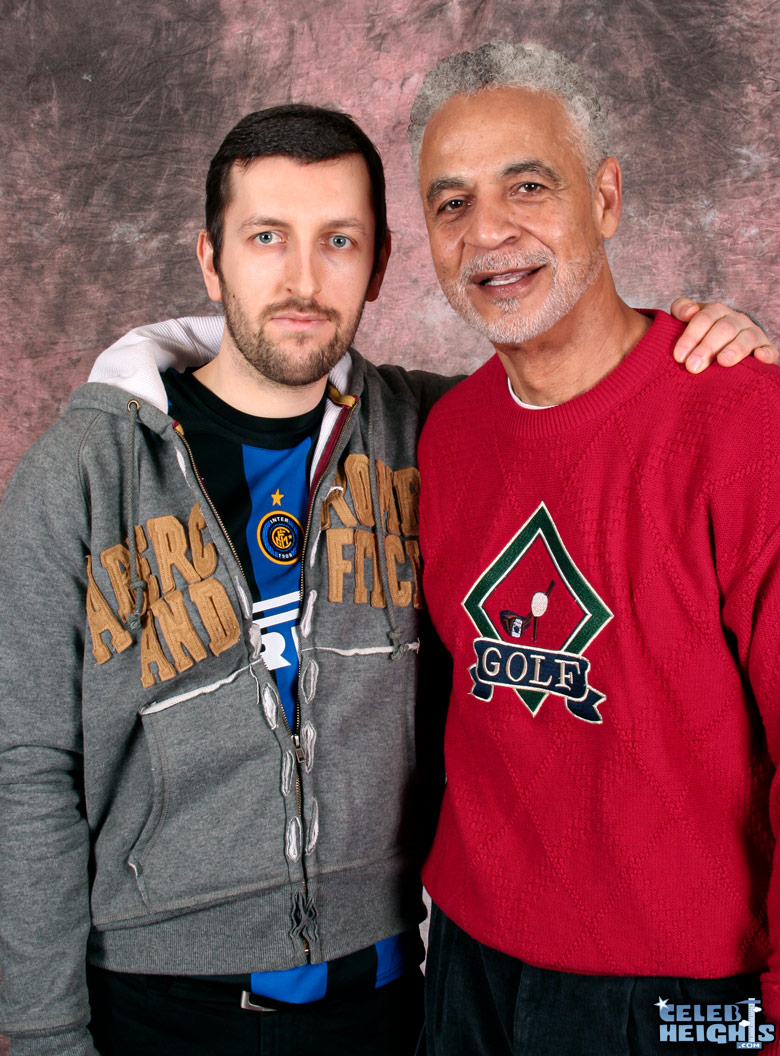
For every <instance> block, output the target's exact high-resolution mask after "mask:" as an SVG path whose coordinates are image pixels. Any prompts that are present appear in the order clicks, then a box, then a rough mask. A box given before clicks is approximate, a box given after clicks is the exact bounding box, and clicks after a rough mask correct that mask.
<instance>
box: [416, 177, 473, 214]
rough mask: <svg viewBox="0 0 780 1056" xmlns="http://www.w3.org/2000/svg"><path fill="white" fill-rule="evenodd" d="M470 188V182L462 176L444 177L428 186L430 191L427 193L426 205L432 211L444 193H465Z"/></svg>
mask: <svg viewBox="0 0 780 1056" xmlns="http://www.w3.org/2000/svg"><path fill="white" fill-rule="evenodd" d="M468 186H469V185H468V182H467V181H466V179H465V178H464V177H462V176H442V177H441V178H440V179H438V180H434V181H433V183H430V184H428V190H427V191H426V192H425V204H426V205H427V206H428V208H429V209H432V208H433V203H434V202H435V201H436V199H437V198H438V197H439V195H440V194H443V193H444V191H465V190H466V189H467V188H468Z"/></svg>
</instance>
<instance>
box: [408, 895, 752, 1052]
mask: <svg viewBox="0 0 780 1056" xmlns="http://www.w3.org/2000/svg"><path fill="white" fill-rule="evenodd" d="M428 943H429V945H428V960H427V963H426V970H425V1013H426V1023H427V1038H428V1056H705V1054H706V1056H710V1054H716V1053H720V1054H721V1056H723V1054H724V1053H726V1052H730V1051H731V1052H734V1051H735V1048H736V1047H735V1044H734V1042H731V1043H727V1044H711V1043H708V1042H707V1041H706V1040H705V1041H695V1040H694V1041H661V1038H660V1026H661V1019H660V1013H659V1009H658V1004H657V1003H658V1001H659V999H660V998H664V999H666V1000H668V1001H669V1003H670V1005H671V1004H674V1005H675V1006H676V1005H697V1004H698V1005H701V1006H706V1005H725V1004H733V1003H736V1002H738V1001H744V1000H746V999H747V998H749V997H755V998H758V997H760V996H761V991H760V988H759V977H758V975H740V976H732V977H731V978H728V979H676V978H666V977H664V976H604V975H574V974H571V973H568V972H553V971H547V970H545V969H542V968H534V967H532V966H531V965H528V964H524V963H523V962H522V961H519V960H517V959H516V958H514V957H509V956H507V955H506V954H504V953H499V952H498V950H493V949H491V948H490V947H488V946H483V945H482V944H481V943H479V942H476V941H475V940H474V939H472V938H470V937H469V936H468V935H467V934H466V933H465V932H464V931H463V930H462V929H461V928H459V927H458V926H457V925H456V924H453V922H452V921H451V920H449V919H448V918H447V917H446V916H445V915H444V914H443V913H442V912H441V910H440V909H438V907H437V906H434V907H433V913H432V916H431V927H430V933H429V938H428ZM739 1008H740V1009H744V1008H745V1006H744V1005H742V1006H739ZM740 1014H741V1012H740ZM760 1021H761V1022H763V1019H762V1018H760ZM695 1028H696V1024H694V1030H693V1034H694V1037H695V1034H696V1029H695ZM719 1029H720V1028H719ZM684 1033H687V1032H684Z"/></svg>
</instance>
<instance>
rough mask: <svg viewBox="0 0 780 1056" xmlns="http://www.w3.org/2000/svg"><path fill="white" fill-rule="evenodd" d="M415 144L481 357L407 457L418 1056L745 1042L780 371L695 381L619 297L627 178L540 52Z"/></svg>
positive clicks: (766, 715)
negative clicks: (425, 899)
mask: <svg viewBox="0 0 780 1056" xmlns="http://www.w3.org/2000/svg"><path fill="white" fill-rule="evenodd" d="M410 136H411V143H412V150H413V154H414V156H415V157H416V158H417V159H418V166H419V181H420V190H421V193H422V198H423V203H424V208H425V216H426V222H427V225H428V233H429V236H430V242H431V252H432V255H433V260H434V264H435V267H436V271H437V274H438V277H439V280H440V282H441V284H442V287H443V289H444V291H445V293H446V294H447V296H448V298H449V299H450V301H451V303H452V305H453V306H454V308H455V309H456V310H457V311H458V312H459V313H460V314H461V315H462V316H463V317H464V318H465V319H466V320H467V321H469V322H470V323H471V324H472V325H474V326H475V327H476V328H477V329H478V330H479V331H481V332H482V333H484V334H486V335H487V336H488V337H489V338H490V340H491V341H492V343H493V345H494V347H495V350H496V355H495V356H494V357H493V358H492V359H491V360H490V361H489V362H487V363H486V364H485V365H484V366H483V367H482V368H481V369H480V370H478V371H477V372H476V374H474V375H473V376H472V377H471V378H469V379H468V380H467V381H465V382H464V383H462V384H461V385H460V386H458V387H457V388H456V389H454V390H453V391H452V392H451V393H450V394H448V395H447V396H445V397H444V398H443V400H442V401H440V402H439V404H438V405H437V406H436V408H434V410H433V412H432V415H431V416H430V417H429V419H428V423H427V425H426V428H425V430H424V432H423V437H422V439H421V444H420V469H421V474H422V481H423V488H422V495H421V506H420V511H421V513H420V515H421V544H422V548H423V557H424V568H425V575H424V589H425V594H426V598H427V602H428V605H429V607H430V611H431V615H432V617H433V620H434V623H435V625H436V627H437V630H438V631H439V633H440V635H441V637H442V638H443V640H444V642H445V644H446V646H447V648H448V650H449V652H450V653H451V655H452V658H453V662H454V685H453V692H452V697H451V701H450V708H449V712H448V719H447V728H446V736H445V754H446V769H447V786H446V791H445V794H444V800H443V806H442V812H441V818H440V822H439V827H438V831H437V834H436V839H435V842H434V846H433V850H432V852H431V854H430V857H429V859H428V862H427V865H426V868H425V870H424V875H423V879H424V882H425V884H426V886H427V887H428V889H429V891H430V893H431V895H432V897H433V900H434V904H435V907H436V908H435V911H434V916H433V921H432V926H431V945H430V953H429V962H428V963H429V967H428V998H427V1021H428V1030H429V1039H430V1044H431V1048H432V1052H433V1053H434V1054H435V1056H438V1054H446V1056H457V1054H460V1053H463V1054H464V1056H465V1054H468V1056H475V1054H479V1053H484V1054H488V1053H489V1054H491V1056H496V1054H500V1053H517V1054H520V1053H522V1054H523V1056H590V1054H592V1056H605V1054H609V1056H622V1054H628V1053H632V1054H635V1053H640V1054H643V1056H644V1054H646V1053H657V1052H664V1051H666V1049H667V1048H668V1047H669V1046H668V1045H667V1044H666V1043H671V1042H674V1043H675V1046H673V1047H672V1050H671V1051H675V1052H686V1053H689V1052H690V1053H692V1052H694V1051H695V1052H696V1053H700V1052H705V1051H709V1046H712V1047H713V1049H714V1050H717V1051H723V1050H722V1048H720V1046H722V1045H723V1044H725V1043H726V1042H738V1043H740V1044H741V1045H742V1047H751V1048H760V1047H761V1044H762V1043H764V1042H766V1041H769V1040H770V1039H771V1038H772V1036H773V1030H774V1028H773V1027H772V1025H771V1024H764V1025H763V1026H760V1025H757V1021H756V1012H757V1011H760V1008H759V1006H758V996H759V986H760V980H759V974H760V973H762V972H763V973H765V974H764V976H763V979H762V980H761V982H762V983H763V998H764V1008H765V1010H766V1013H767V1015H768V1016H769V1017H770V1018H771V1019H775V1020H776V1019H780V977H779V976H778V974H777V970H778V961H777V954H776V953H775V952H774V950H776V948H777V943H778V931H777V929H778V925H780V919H778V914H779V913H780V903H779V902H778V899H779V898H780V894H779V893H778V889H777V885H776V884H775V885H774V886H771V885H770V878H771V875H772V866H773V861H774V830H773V825H772V819H773V818H775V819H776V818H777V810H778V807H780V803H779V802H778V785H777V783H776V782H775V780H774V779H775V767H776V763H777V759H778V753H780V707H778V701H777V668H778V661H777V656H778V649H777V634H778V630H780V488H778V482H779V481H780V453H778V447H777V436H778V434H779V433H780V375H779V374H778V373H777V371H776V370H774V368H771V367H768V366H766V365H762V364H760V363H758V362H755V361H753V362H751V363H750V365H749V366H748V367H747V368H746V369H745V370H744V371H743V372H741V373H740V375H739V376H738V377H734V376H733V375H732V376H729V377H727V376H726V375H725V373H724V372H723V371H718V370H712V371H708V372H707V375H706V377H704V378H703V379H701V380H694V379H692V378H691V377H690V376H689V375H686V374H685V373H684V372H683V371H682V370H681V369H680V368H679V366H677V365H676V364H675V362H674V360H673V358H672V355H671V351H672V349H673V347H674V345H675V342H676V341H677V340H678V337H679V333H680V329H681V328H680V325H679V324H678V323H677V322H675V320H674V319H672V318H671V317H670V316H668V315H666V314H665V313H663V312H638V311H635V310H633V309H632V308H630V307H629V306H628V305H627V304H625V303H624V302H623V301H622V300H621V299H620V297H619V296H618V294H617V292H616V289H615V284H614V282H613V278H612V275H611V272H610V268H609V265H608V263H607V258H606V254H605V251H604V241H605V239H608V238H609V237H610V236H611V235H612V234H613V233H614V232H615V230H616V228H617V225H618V221H619V218H620V210H621V173H620V166H619V164H618V162H617V160H616V159H615V158H614V157H612V156H611V152H610V149H609V144H608V139H607V132H606V126H605V122H604V115H603V110H602V108H601V107H600V105H599V103H598V100H597V98H596V96H595V93H594V92H593V90H592V88H590V87H589V86H588V85H587V84H586V83H585V82H584V81H583V79H582V76H581V74H580V73H579V71H578V70H577V69H576V68H575V67H573V66H572V65H571V64H570V63H568V62H567V61H566V60H564V59H563V58H561V57H560V56H558V55H555V54H554V53H551V52H548V51H546V50H545V49H542V48H539V47H536V46H527V47H513V46H510V45H492V46H491V45H486V46H484V47H482V48H480V49H478V50H477V51H475V52H473V53H468V52H467V53H463V54H460V55H456V56H453V57H451V58H450V59H447V60H445V61H444V62H442V63H441V64H439V66H438V67H436V68H435V69H434V70H433V71H432V72H431V73H430V74H429V75H428V77H427V78H426V80H425V82H424V84H423V86H422V88H421V91H420V93H419V96H418V98H417V101H416V103H415V107H414V109H413V112H412V120H411V124H410ZM693 1046H696V1047H695V1049H694V1047H693Z"/></svg>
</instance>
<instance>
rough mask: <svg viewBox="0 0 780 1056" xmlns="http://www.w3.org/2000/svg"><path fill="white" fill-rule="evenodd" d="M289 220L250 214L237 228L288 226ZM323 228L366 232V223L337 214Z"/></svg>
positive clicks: (352, 217) (354, 217)
mask: <svg viewBox="0 0 780 1056" xmlns="http://www.w3.org/2000/svg"><path fill="white" fill-rule="evenodd" d="M289 226H290V221H289V220H282V219H280V218H279V217H278V216H261V215H259V214H258V215H256V216H250V217H249V219H248V220H245V221H244V222H243V223H242V224H241V225H240V226H239V230H241V231H243V230H248V229H249V228H253V227H282V228H285V227H289ZM322 227H323V228H333V227H338V228H346V229H347V230H349V231H359V232H362V233H363V234H366V233H367V231H366V225H365V224H364V223H363V222H362V220H359V219H358V218H357V217H356V216H337V217H334V218H333V219H332V220H330V219H329V220H327V221H326V222H325V223H324V224H322Z"/></svg>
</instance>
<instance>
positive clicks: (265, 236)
mask: <svg viewBox="0 0 780 1056" xmlns="http://www.w3.org/2000/svg"><path fill="white" fill-rule="evenodd" d="M278 237H279V236H278V235H277V234H276V232H275V231H260V232H259V234H257V235H255V239H256V240H257V241H258V242H259V243H260V244H261V245H262V246H270V245H271V243H272V242H275V241H276V239H277V238H278Z"/></svg>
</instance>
